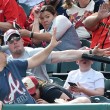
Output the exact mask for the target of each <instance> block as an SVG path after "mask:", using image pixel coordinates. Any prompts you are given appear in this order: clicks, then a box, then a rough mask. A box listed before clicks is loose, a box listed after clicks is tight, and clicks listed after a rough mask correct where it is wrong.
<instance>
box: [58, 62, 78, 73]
mask: <svg viewBox="0 0 110 110" xmlns="http://www.w3.org/2000/svg"><path fill="white" fill-rule="evenodd" d="M58 68H60V70H59V73H68V72H70V71H71V70H76V69H78V68H79V66H78V65H77V64H76V62H62V63H60V64H59V67H58Z"/></svg>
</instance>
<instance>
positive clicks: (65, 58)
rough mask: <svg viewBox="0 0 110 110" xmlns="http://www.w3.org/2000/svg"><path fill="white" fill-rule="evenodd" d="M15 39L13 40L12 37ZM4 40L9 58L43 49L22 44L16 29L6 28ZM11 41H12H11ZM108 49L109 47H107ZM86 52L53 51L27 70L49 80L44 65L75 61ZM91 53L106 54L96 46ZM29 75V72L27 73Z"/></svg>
mask: <svg viewBox="0 0 110 110" xmlns="http://www.w3.org/2000/svg"><path fill="white" fill-rule="evenodd" d="M13 38H14V39H15V40H14V39H13ZM4 41H5V42H6V43H7V45H8V46H9V50H10V52H11V55H10V56H9V57H8V59H9V60H11V59H27V58H29V57H31V56H33V55H34V54H35V53H37V52H39V51H41V50H43V48H34V49H33V48H29V47H24V46H23V40H22V38H21V36H20V33H19V32H18V31H17V30H12V29H11V30H8V31H7V32H6V33H5V34H4ZM11 41H13V42H11ZM108 51H109V49H108ZM84 52H86V53H89V50H66V51H57V52H56V51H53V52H52V53H51V54H50V55H49V57H48V58H47V59H46V60H45V61H44V62H43V63H42V64H41V65H39V66H38V67H36V68H33V69H32V70H28V71H30V72H31V73H33V75H35V76H37V77H39V78H41V79H42V80H46V81H49V76H48V75H47V71H46V65H45V64H50V63H58V62H69V61H75V60H77V59H79V58H81V56H82V54H83V53H84ZM93 54H97V55H100V56H101V55H107V53H105V50H103V49H99V48H98V46H97V47H96V48H95V49H93ZM27 75H29V74H27Z"/></svg>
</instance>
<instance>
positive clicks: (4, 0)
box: [0, 0, 30, 45]
mask: <svg viewBox="0 0 110 110" xmlns="http://www.w3.org/2000/svg"><path fill="white" fill-rule="evenodd" d="M26 19H27V16H26V14H25V12H24V10H23V8H22V7H21V6H19V5H18V4H17V2H16V1H15V0H0V22H9V23H12V22H13V21H16V23H17V24H19V25H20V26H21V27H22V28H24V27H25V23H26ZM23 39H24V45H28V44H29V43H30V38H29V37H23Z"/></svg>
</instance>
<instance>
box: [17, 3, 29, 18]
mask: <svg viewBox="0 0 110 110" xmlns="http://www.w3.org/2000/svg"><path fill="white" fill-rule="evenodd" d="M19 5H21V6H22V7H23V9H24V11H25V13H26V15H27V16H29V14H30V11H31V9H30V7H29V6H28V5H26V4H24V3H19Z"/></svg>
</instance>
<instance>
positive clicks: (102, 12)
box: [84, 3, 110, 48]
mask: <svg viewBox="0 0 110 110" xmlns="http://www.w3.org/2000/svg"><path fill="white" fill-rule="evenodd" d="M109 9H110V4H107V3H104V4H102V5H101V6H100V8H99V11H98V12H97V13H95V14H93V15H91V16H88V17H87V18H86V19H85V21H84V25H85V27H86V28H87V29H88V30H90V31H91V32H92V42H91V48H94V47H95V46H96V45H97V44H98V43H100V44H101V45H100V48H107V47H110V39H109V38H110V32H109V16H110V13H109Z"/></svg>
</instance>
